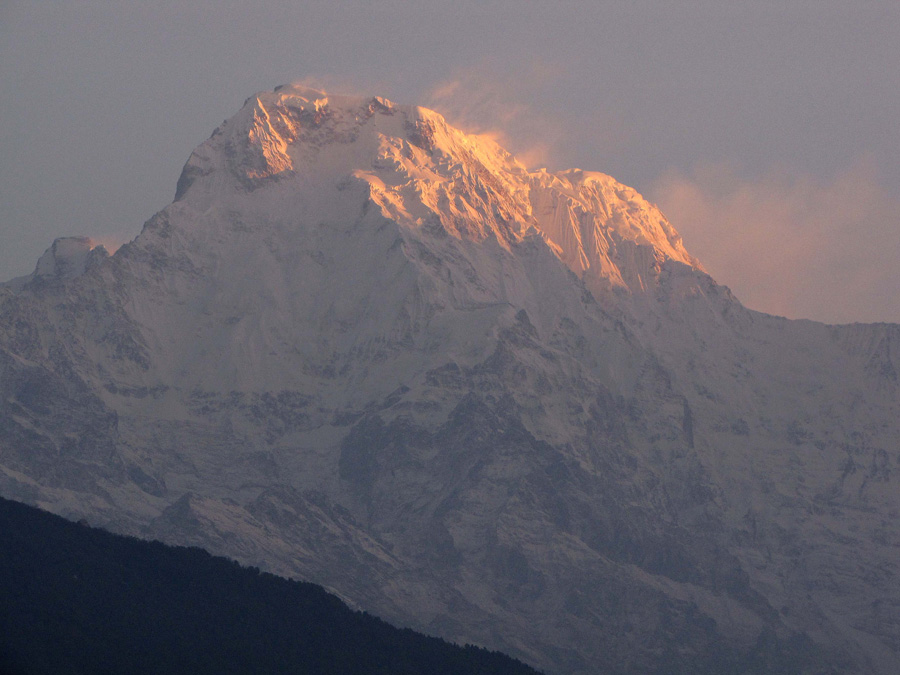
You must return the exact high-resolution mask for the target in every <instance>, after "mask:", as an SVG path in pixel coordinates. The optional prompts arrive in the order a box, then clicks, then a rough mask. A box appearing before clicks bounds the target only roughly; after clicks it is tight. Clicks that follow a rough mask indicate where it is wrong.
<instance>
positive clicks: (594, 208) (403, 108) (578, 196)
mask: <svg viewBox="0 0 900 675" xmlns="http://www.w3.org/2000/svg"><path fill="white" fill-rule="evenodd" d="M258 190H263V191H275V192H274V193H273V194H275V193H277V194H278V195H279V196H278V197H275V198H273V199H272V200H269V201H270V202H273V203H277V204H279V205H280V208H282V210H283V208H284V206H285V205H286V204H291V205H292V209H293V211H292V213H293V216H294V217H302V214H306V216H307V217H309V218H316V219H319V220H336V221H344V220H347V219H355V218H356V217H358V216H359V213H358V212H359V211H360V210H366V209H369V208H370V207H375V208H374V211H375V212H376V213H379V214H380V215H382V216H383V217H385V218H387V219H389V220H392V221H395V222H397V223H399V224H400V225H401V226H403V227H405V228H411V229H416V228H422V227H431V226H435V227H438V228H439V229H441V230H444V231H446V232H447V233H449V234H451V235H453V236H455V237H459V238H464V239H473V240H475V241H483V240H485V239H494V240H497V241H498V242H500V244H501V245H502V246H504V247H508V246H510V245H512V244H514V243H516V242H519V241H522V240H524V239H525V238H527V237H530V236H535V235H536V236H539V237H540V238H542V239H544V240H545V241H546V242H547V245H548V246H549V247H550V248H551V249H552V250H553V251H554V252H555V254H556V255H557V256H558V257H559V258H560V259H561V260H563V262H565V264H566V265H567V266H568V267H569V268H570V269H571V270H572V271H573V272H575V273H576V274H577V275H579V276H581V277H584V278H585V281H586V283H587V284H588V286H589V287H591V288H592V290H594V291H596V292H598V293H602V292H605V291H608V290H610V289H612V288H616V287H621V288H629V289H631V290H632V291H640V290H642V289H644V288H646V287H647V285H648V284H652V279H653V278H654V277H655V276H657V275H658V272H659V269H660V267H661V265H662V264H663V263H664V262H665V261H666V260H670V259H671V260H675V261H677V262H679V263H683V264H685V265H688V266H690V267H693V268H696V269H702V268H701V267H700V265H699V263H698V262H697V260H695V259H694V258H693V257H691V256H690V255H689V254H688V252H687V251H686V250H685V249H684V246H683V245H682V242H681V237H680V236H679V235H678V233H677V232H676V231H675V229H674V228H673V227H672V226H671V225H670V224H669V223H668V221H666V219H665V217H664V216H663V215H662V213H660V212H659V210H658V209H657V208H656V207H655V206H654V205H652V204H650V203H649V202H647V201H646V200H645V199H644V198H643V197H641V195H640V194H638V193H637V192H636V191H635V190H633V189H631V188H628V187H627V186H624V185H622V184H620V183H618V182H617V181H615V180H614V179H613V178H611V177H609V176H607V175H605V174H601V173H597V172H590V171H582V170H580V169H571V170H567V171H561V172H548V171H546V170H543V169H542V170H539V171H534V172H531V171H528V170H527V169H526V168H525V167H524V166H523V165H522V164H521V163H519V162H518V161H517V160H516V159H515V157H513V155H512V154H510V153H509V152H507V151H506V150H504V149H503V148H502V147H500V146H499V145H498V144H497V143H496V142H494V141H493V140H491V139H489V138H486V137H484V136H478V135H472V134H467V133H465V132H463V131H461V130H459V129H457V128H455V127H453V126H452V125H450V124H448V123H447V121H446V120H445V119H444V117H443V116H441V115H440V114H439V113H437V112H435V111H433V110H429V109H427V108H423V107H419V106H412V105H398V104H395V103H393V102H392V101H389V100H388V99H386V98H383V97H380V96H345V95H337V96H335V95H331V94H328V93H326V92H324V91H320V90H317V89H313V88H310V87H307V86H305V85H300V84H291V85H282V86H279V87H276V88H275V89H274V90H273V91H267V92H261V93H258V94H256V95H255V96H251V97H250V98H248V99H247V101H246V102H245V104H244V106H243V108H242V109H241V110H240V111H239V112H238V113H237V114H236V115H235V116H234V117H232V118H231V119H229V120H227V121H226V122H225V123H224V124H223V125H222V126H220V127H219V128H218V129H216V131H215V132H214V133H213V135H212V136H211V137H210V138H209V139H208V140H207V141H206V142H205V143H203V144H202V145H201V146H200V147H199V148H197V150H195V151H194V153H193V154H192V155H191V157H190V159H189V160H188V162H187V164H186V165H185V167H184V171H183V172H182V175H181V178H180V179H179V181H178V189H177V194H176V202H180V201H187V202H189V203H191V204H193V205H194V206H195V207H197V208H199V209H201V210H202V209H206V208H209V207H210V206H211V205H212V204H214V203H218V204H221V203H222V202H223V200H224V201H227V202H231V203H235V201H236V200H237V201H240V200H243V199H244V198H246V197H247V196H248V195H249V194H250V193H254V192H256V191H258ZM356 192H358V193H359V195H360V197H359V198H357V197H353V198H352V199H350V195H354V194H356ZM337 205H340V206H337ZM353 205H356V206H355V207H354V206H353ZM353 208H356V209H357V213H356V215H354V213H352V210H353ZM282 215H284V212H282Z"/></svg>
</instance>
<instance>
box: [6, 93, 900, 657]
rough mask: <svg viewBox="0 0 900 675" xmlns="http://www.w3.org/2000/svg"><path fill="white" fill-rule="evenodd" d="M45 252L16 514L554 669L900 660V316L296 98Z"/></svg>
mask: <svg viewBox="0 0 900 675" xmlns="http://www.w3.org/2000/svg"><path fill="white" fill-rule="evenodd" d="M41 260H42V261H43V262H41V263H40V264H39V265H38V268H37V270H36V272H35V274H33V275H31V277H28V278H25V279H19V280H15V283H10V284H8V285H6V286H5V287H0V316H2V317H3V320H2V322H0V386H2V389H3V396H2V398H0V493H2V495H3V496H6V497H11V498H16V499H19V500H21V501H26V502H29V503H32V504H37V505H40V506H42V507H44V508H47V509H50V510H53V511H55V512H57V513H60V514H63V515H66V516H69V517H72V518H76V519H77V518H87V519H88V520H89V521H90V522H91V523H92V524H95V525H102V526H103V527H106V528H109V529H112V530H115V531H119V532H125V533H129V534H134V535H138V536H143V537H148V538H159V539H163V540H165V541H167V542H171V543H177V544H192V545H199V546H203V547H204V548H207V549H209V550H210V551H212V552H214V553H217V554H224V555H228V556H231V557H233V558H236V559H239V560H241V561H242V562H245V563H249V564H253V565H256V566H259V567H261V568H263V569H267V570H271V571H274V572H277V573H280V574H284V575H288V576H294V577H298V578H302V579H307V580H310V581H314V582H316V583H319V584H322V585H325V586H327V587H328V588H330V589H332V590H333V591H334V592H336V593H337V594H339V595H340V596H341V597H342V598H344V599H345V600H347V601H348V602H350V603H351V604H354V605H355V606H357V607H361V608H365V609H367V610H369V611H372V612H374V613H377V614H379V615H381V616H383V617H385V618H387V619H390V620H392V621H394V622H398V623H401V624H406V625H410V626H413V627H416V628H418V629H422V630H425V631H427V632H430V633H433V634H438V635H440V636H442V637H446V638H449V639H452V640H456V641H459V642H470V643H476V644H480V645H484V646H486V647H491V648H494V649H502V650H505V651H508V652H510V653H512V654H513V655H515V656H517V657H518V658H521V659H523V660H525V661H526V662H529V663H531V664H534V665H536V666H538V667H541V668H543V669H545V670H546V671H548V672H552V673H567V674H576V673H579V674H587V673H598V672H635V673H637V672H698V671H700V672H746V673H756V672H760V673H762V672H773V671H777V672H830V671H834V672H838V671H839V672H851V673H852V672H858V673H864V672H876V673H885V674H886V673H893V672H896V670H897V668H898V666H900V623H898V621H897V618H896V617H897V616H898V608H900V591H898V588H900V585H898V584H897V583H896V575H897V562H896V546H895V544H896V541H898V539H900V526H898V524H897V521H896V518H893V515H894V514H896V513H897V512H900V490H897V486H896V473H897V470H898V467H900V454H898V447H900V400H898V399H900V396H898V382H897V372H898V369H900V360H898V356H897V355H898V354H900V347H898V345H900V327H898V326H896V325H889V324H878V325H853V326H826V325H823V324H817V323H813V322H806V321H787V320H785V319H781V318H777V317H771V316H767V315H764V314H760V313H757V312H752V311H749V310H747V309H746V308H744V307H743V306H742V305H741V304H740V303H739V302H738V301H737V299H735V298H734V297H733V296H732V294H731V293H730V292H729V291H728V289H727V288H725V287H723V286H720V285H718V284H716V282H715V281H714V280H713V279H712V278H710V277H709V276H708V275H707V274H706V273H705V272H704V271H703V269H702V267H701V266H700V264H699V263H698V262H697V261H696V260H695V259H693V258H692V257H691V256H690V255H689V254H688V253H687V251H686V250H685V249H684V247H683V245H682V243H681V239H680V237H679V236H678V234H677V232H676V231H675V230H674V229H673V228H672V226H671V225H670V224H669V223H668V222H667V221H666V220H665V218H664V217H663V216H662V214H661V213H660V212H659V210H658V209H656V207H654V206H653V205H651V204H649V203H648V202H647V201H645V200H644V199H643V198H642V197H641V196H640V195H639V194H638V193H637V192H635V191H634V190H632V189H631V188H628V187H626V186H623V185H621V184H620V183H618V182H616V181H615V180H614V179H612V178H610V177H608V176H605V175H603V174H599V173H592V172H587V171H581V170H570V171H563V172H558V173H550V172H547V171H535V172H531V171H528V170H526V169H525V168H524V167H523V166H521V165H520V164H518V163H517V162H516V161H515V159H514V158H513V157H512V156H510V155H509V154H508V153H506V152H505V151H504V150H502V149H501V148H500V147H498V146H497V145H496V144H495V143H493V142H491V141H488V140H486V139H483V138H480V137H475V136H471V135H466V134H464V133H463V132H461V131H459V130H457V129H454V128H453V127H451V126H450V125H448V124H447V123H446V121H445V120H444V119H443V118H442V117H441V116H440V115H438V114H437V113H435V112H432V111H429V110H426V109H424V108H417V107H411V106H401V105H395V104H393V103H391V102H390V101H387V100H386V99H383V98H378V97H373V98H358V97H342V96H329V95H326V94H325V93H323V92H319V91H315V90H311V89H308V88H304V87H299V86H284V87H279V88H277V89H276V90H275V91H273V92H264V93H260V94H258V95H256V96H254V97H251V98H250V99H248V100H247V102H246V103H245V105H244V107H243V108H242V109H241V110H240V111H239V112H238V113H237V114H236V115H235V116H234V117H233V118H231V119H230V120H228V121H226V122H225V123H224V124H223V125H222V126H221V127H219V128H218V129H217V130H216V131H215V132H214V133H213V135H212V136H211V137H210V138H209V139H208V140H207V141H206V142H204V143H203V144H202V145H201V146H200V147H198V148H197V149H196V150H195V151H194V152H193V153H192V155H191V156H190V159H189V160H188V162H187V164H186V165H185V168H184V171H183V173H182V175H181V178H180V179H179V181H178V187H177V191H176V198H175V201H174V202H173V203H172V204H171V205H170V206H168V207H166V208H165V209H163V210H162V211H160V212H159V213H158V214H157V215H155V216H154V217H153V218H151V219H150V220H149V221H148V222H147V223H146V224H145V226H144V228H143V230H142V232H141V233H140V234H139V235H138V236H137V237H136V238H135V240H134V241H132V242H131V243H129V244H126V245H125V246H123V247H122V248H120V249H119V250H118V251H116V253H115V254H114V255H112V256H109V255H106V254H105V251H103V250H102V249H99V248H93V247H92V244H91V243H90V242H89V241H88V240H83V239H71V240H66V241H62V242H58V243H56V244H54V246H53V247H51V250H50V251H49V252H48V253H47V254H45V256H44V257H42V259H41ZM51 262H52V265H51Z"/></svg>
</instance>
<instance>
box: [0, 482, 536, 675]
mask: <svg viewBox="0 0 900 675" xmlns="http://www.w3.org/2000/svg"><path fill="white" fill-rule="evenodd" d="M0 672H2V673H3V674H4V675H5V674H6V673H10V674H16V675H26V674H27V675H32V674H34V675H37V674H43V673H53V674H58V673H68V674H72V675H74V674H78V673H85V674H88V673H90V674H91V675H100V674H103V673H110V674H112V673H129V674H132V673H167V674H168V673H193V674H196V673H217V674H224V673H240V674H241V675H245V674H247V673H267V674H270V673H309V674H310V675H312V674H315V675H328V674H330V673H335V674H338V673H341V674H342V675H353V674H354V673H366V674H373V675H374V674H377V673H385V674H388V673H390V674H391V675H403V674H405V673H410V674H412V673H417V674H418V673H421V674H426V673H427V674H429V675H440V674H442V673H446V674H448V675H449V674H450V673H454V674H456V673H459V674H462V673H465V674H467V675H469V674H475V675H477V674H482V673H483V674H485V675H487V674H488V673H490V674H491V675H507V674H509V675H519V674H521V675H529V674H530V675H534V673H535V672H536V671H534V670H532V669H531V668H529V667H527V666H525V665H523V664H522V663H520V662H518V661H515V660H513V659H511V658H510V657H508V656H505V655H503V654H499V653H497V652H488V651H486V650H484V649H479V648H476V647H471V646H466V647H465V648H463V647H457V646H455V645H451V644H450V643H447V642H444V641H443V640H440V639H437V638H431V637H426V636H423V635H421V634H418V633H415V632H414V631H411V630H408V629H407V630H400V629H397V628H394V627H393V626H390V625H388V624H387V623H385V622H383V621H381V620H380V619H377V618H375V617H373V616H371V615H368V614H365V613H359V612H353V611H352V610H350V609H349V608H348V607H347V606H346V605H344V604H343V603H342V602H341V601H340V600H338V599H337V598H336V597H334V596H333V595H330V594H328V593H327V592H326V591H325V590H323V589H322V588H321V587H319V586H315V585H313V584H308V583H300V582H296V581H289V580H287V579H282V578H280V577H276V576H274V575H271V574H267V573H261V572H260V571H259V570H257V569H255V568H249V569H248V568H243V567H241V566H240V565H238V564H237V563H235V562H232V561H229V560H226V559H224V558H216V557H213V556H211V555H210V554H208V553H206V552H205V551H203V550H201V549H197V548H173V547H170V546H165V545H163V544H160V543H157V542H146V541H140V540H137V539H133V538H130V537H122V536H118V535H113V534H110V533H108V532H104V531H102V530H96V529H91V528H88V527H85V526H82V525H78V524H75V523H72V522H69V521H67V520H64V519H63V518H59V517H58V516H54V515H51V514H49V513H45V512H43V511H39V510H37V509H34V508H32V507H29V506H25V505H23V504H19V503H16V502H11V501H8V500H5V499H0Z"/></svg>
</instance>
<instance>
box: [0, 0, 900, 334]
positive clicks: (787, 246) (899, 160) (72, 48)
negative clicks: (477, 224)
mask: <svg viewBox="0 0 900 675" xmlns="http://www.w3.org/2000/svg"><path fill="white" fill-rule="evenodd" d="M297 80H307V81H312V82H318V83H320V84H322V85H323V86H325V87H326V88H330V89H331V90H335V91H338V90H339V91H351V92H358V93H371V94H380V95H386V96H387V97H388V98H391V99H393V100H395V101H398V102H402V103H419V104H424V105H429V106H430V107H434V108H436V109H438V110H439V111H441V112H443V113H444V114H445V115H447V116H448V118H449V119H450V121H451V122H454V123H456V124H458V125H460V126H462V127H463V128H466V129H470V130H478V131H498V130H499V131H500V132H501V133H502V136H503V138H504V141H505V143H506V144H507V146H508V147H509V148H510V149H511V150H512V151H514V152H516V153H517V154H519V155H520V157H521V158H522V159H523V160H524V161H525V162H526V163H527V164H530V165H532V166H547V167H549V168H567V167H570V166H578V167H581V168H585V169H594V170H599V171H603V172H605V173H609V174H611V175H613V176H615V177H616V178H618V179H619V180H621V181H623V182H625V183H628V184H630V185H633V186H635V187H636V188H637V189H638V190H640V191H641V192H643V193H644V194H645V195H646V196H647V197H649V198H650V199H652V200H653V201H656V202H657V203H658V204H659V205H660V206H661V207H662V209H663V211H664V212H666V213H667V215H668V216H669V218H670V220H671V221H672V222H673V224H674V225H675V227H676V228H677V229H678V230H679V231H680V232H681V233H682V235H683V236H684V239H685V244H686V245H687V247H688V249H689V250H690V251H691V252H693V253H694V254H695V255H696V256H698V257H699V258H700V259H701V261H702V262H703V264H704V265H705V267H706V268H707V270H708V271H709V272H710V273H712V274H713V276H714V277H715V278H716V279H717V280H719V281H720V282H721V283H724V284H727V285H728V286H730V287H731V288H732V290H733V291H734V292H735V293H736V294H737V296H738V297H739V298H740V299H741V300H742V301H743V302H744V303H745V304H747V305H748V306H750V307H752V308H754V309H761V310H763V311H768V312H772V313H777V314H783V315H786V316H790V317H807V318H814V319H819V320H824V321H831V322H845V321H894V322H900V264H898V263H900V127H898V119H900V2H898V1H897V0H888V1H883V2H882V1H877V2H866V1H865V0H858V1H857V2H855V3H848V2H846V1H845V0H841V1H837V0H793V1H792V0H778V1H774V0H773V1H771V2H770V1H767V0H744V1H743V2H737V1H727V0H716V1H714V2H713V1H705V0H684V1H676V0H656V1H643V2H642V1H640V0H631V1H629V2H625V1H624V0H615V1H603V0H600V1H598V0H590V1H584V2H574V1H573V2H565V1H562V2H552V3H551V2H546V1H544V0H541V1H539V2H538V1H531V0H509V1H494V2H492V1H490V0H481V1H479V2H471V1H466V0H456V1H455V2H442V3H436V2H431V1H430V0H416V1H413V0H409V1H408V2H398V1H395V2H389V1H383V2H378V1H377V0H376V1H375V2H357V1H355V0H354V1H351V2H339V1H338V0H330V1H328V2H310V1H306V2H303V1H300V2H288V1H286V0H284V1H265V0H257V1H255V2H231V1H228V0H217V1H215V2H213V1H212V0H209V1H207V0H178V1H177V2H175V1H172V2H169V1H150V2H144V3H110V2H108V0H58V1H57V0H35V1H24V0H23V1H18V0H0V278H2V279H7V278H10V277H13V276H16V275H19V274H23V273H27V272H30V271H31V270H32V269H33V267H34V263H35V261H36V260H37V257H38V256H39V255H40V254H41V252H42V251H43V250H44V249H45V248H46V247H47V246H48V245H49V244H50V243H51V242H52V240H53V238H54V237H57V236H65V235H77V234H85V235H89V236H93V237H95V238H100V239H104V238H106V239H109V240H113V241H119V242H121V241H125V240H128V239H131V238H133V237H134V236H135V235H136V234H137V233H138V232H139V231H140V228H141V225H142V224H143V222H144V221H145V220H146V219H148V218H149V217H150V216H151V215H152V214H153V213H154V212H155V211H157V210H159V209H161V208H163V207H164V206H166V204H168V203H169V202H170V201H171V200H172V198H173V196H174V192H175V183H176V181H177V179H178V175H179V173H180V171H181V167H182V165H183V164H184V162H185V161H186V160H187V158H188V156H189V155H190V153H191V150H193V148H194V147H195V146H197V145H198V144H199V143H201V142H202V141H203V140H205V139H206V138H207V137H208V136H209V134H210V133H211V132H212V130H213V129H214V128H215V127H216V126H217V125H218V124H219V123H221V121H222V120H223V119H224V118H226V117H230V116H231V115H233V114H234V113H235V112H236V111H237V110H238V109H239V108H240V107H241V105H242V103H243V101H244V100H245V99H246V98H247V97H248V96H250V95H251V94H253V93H255V92H257V91H260V90H264V89H271V88H272V87H273V86H275V85H277V84H281V83H284V82H291V81H297Z"/></svg>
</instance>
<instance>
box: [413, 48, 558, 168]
mask: <svg viewBox="0 0 900 675" xmlns="http://www.w3.org/2000/svg"><path fill="white" fill-rule="evenodd" d="M552 81H553V72H552V70H551V69H550V68H548V67H546V66H540V65H532V66H531V68H529V69H525V70H523V71H517V72H516V73H515V75H513V74H506V75H501V74H500V73H497V72H494V71H492V69H491V68H490V67H488V66H483V67H478V68H469V69H463V70H457V71H456V72H454V74H453V76H452V77H451V78H450V79H447V80H445V81H443V82H439V83H438V84H437V85H435V86H434V87H433V88H432V89H431V90H430V91H429V92H427V94H426V96H425V103H424V105H425V106H427V107H429V108H433V109H434V110H436V111H438V112H439V113H441V114H442V115H443V116H444V117H445V118H447V121H448V122H450V124H452V125H454V126H456V127H458V128H460V129H462V130H464V131H466V132H468V133H473V134H479V135H485V136H488V137H489V138H491V139H492V140H494V141H495V142H497V143H498V144H500V145H501V146H502V147H504V148H505V149H506V150H509V151H510V152H512V153H513V154H514V155H515V156H516V158H517V159H518V160H519V161H520V162H522V163H523V164H524V165H525V166H527V167H529V168H534V167H538V166H546V165H548V164H552V163H553V161H554V159H555V157H554V155H553V152H552V150H551V149H552V148H554V147H558V146H559V145H560V144H561V143H560V141H561V140H562V138H563V137H564V135H565V131H564V129H563V127H562V125H560V124H559V123H558V122H557V121H556V119H555V118H554V116H553V114H552V110H551V108H552V106H551V107H549V108H548V106H546V105H543V106H542V105H539V104H538V102H540V101H544V100H545V99H546V94H545V92H544V89H545V88H546V87H547V85H548V84H550V83H551V82H552Z"/></svg>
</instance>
